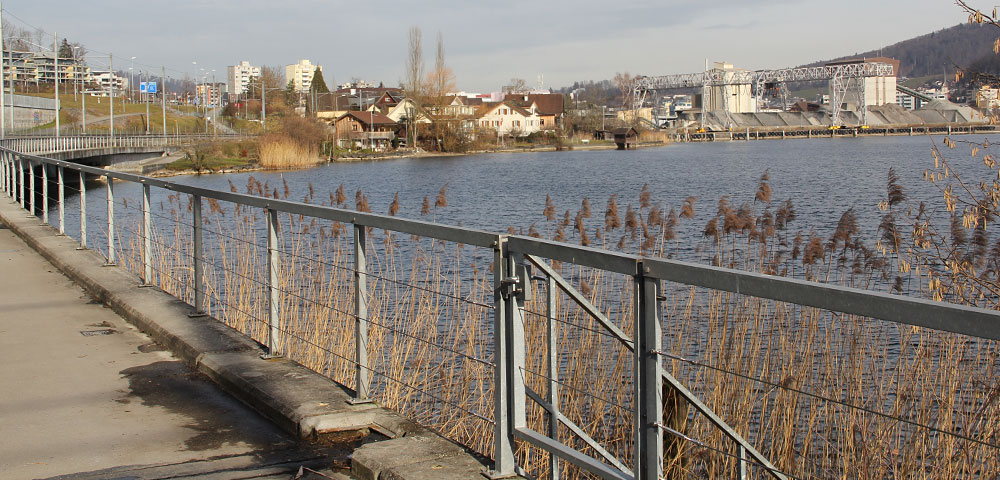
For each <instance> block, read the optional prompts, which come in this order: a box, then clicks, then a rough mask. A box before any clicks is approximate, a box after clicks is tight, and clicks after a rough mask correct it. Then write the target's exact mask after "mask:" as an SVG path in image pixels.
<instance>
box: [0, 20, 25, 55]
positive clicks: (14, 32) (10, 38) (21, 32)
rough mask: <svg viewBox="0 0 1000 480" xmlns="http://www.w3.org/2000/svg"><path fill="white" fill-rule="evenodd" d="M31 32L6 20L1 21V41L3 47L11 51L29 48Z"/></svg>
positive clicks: (22, 50)
mask: <svg viewBox="0 0 1000 480" xmlns="http://www.w3.org/2000/svg"><path fill="white" fill-rule="evenodd" d="M31 40H32V33H31V32H30V31H29V30H28V29H26V28H24V27H19V26H17V25H14V24H13V23H11V22H8V21H7V20H4V22H3V43H4V47H6V48H7V49H8V50H11V51H21V52H24V51H29V50H31V43H30V42H31Z"/></svg>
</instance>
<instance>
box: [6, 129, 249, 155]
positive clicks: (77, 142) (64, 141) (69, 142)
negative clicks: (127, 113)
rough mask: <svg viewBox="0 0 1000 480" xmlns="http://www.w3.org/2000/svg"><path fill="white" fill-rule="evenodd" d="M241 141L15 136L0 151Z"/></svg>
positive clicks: (44, 151)
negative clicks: (5, 149)
mask: <svg viewBox="0 0 1000 480" xmlns="http://www.w3.org/2000/svg"><path fill="white" fill-rule="evenodd" d="M241 137H242V136H241V135H210V134H204V135H203V134H193V135H191V134H184V135H166V136H164V135H115V136H108V135H74V136H59V137H56V136H16V137H7V138H3V139H0V147H2V148H7V149H10V150H14V151H17V152H21V153H32V154H51V153H58V152H65V151H72V150H91V149H102V148H157V147H168V146H178V145H184V144H187V143H190V142H192V141H202V140H218V139H231V138H241Z"/></svg>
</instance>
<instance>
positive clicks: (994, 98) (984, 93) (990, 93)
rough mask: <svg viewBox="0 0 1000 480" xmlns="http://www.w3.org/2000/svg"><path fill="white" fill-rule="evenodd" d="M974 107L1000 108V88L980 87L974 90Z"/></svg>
mask: <svg viewBox="0 0 1000 480" xmlns="http://www.w3.org/2000/svg"><path fill="white" fill-rule="evenodd" d="M976 108H979V109H983V110H993V109H995V108H1000V89H998V88H994V87H981V88H980V89H979V90H978V91H977V92H976Z"/></svg>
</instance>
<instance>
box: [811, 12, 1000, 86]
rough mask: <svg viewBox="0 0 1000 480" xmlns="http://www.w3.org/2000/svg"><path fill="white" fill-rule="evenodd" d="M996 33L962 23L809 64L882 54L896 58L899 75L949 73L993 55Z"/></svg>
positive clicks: (980, 26)
mask: <svg viewBox="0 0 1000 480" xmlns="http://www.w3.org/2000/svg"><path fill="white" fill-rule="evenodd" d="M998 37H1000V29H998V28H996V27H993V26H989V25H970V24H967V23H963V24H959V25H955V26H954V27H950V28H946V29H944V30H938V31H936V32H933V33H928V34H927V35H921V36H919V37H915V38H911V39H909V40H904V41H902V42H899V43H896V44H893V45H890V46H888V47H885V48H882V49H881V50H872V51H869V52H863V53H856V54H854V55H848V56H845V57H840V58H835V59H831V60H825V61H822V62H816V63H813V64H810V65H822V64H824V63H827V62H832V61H837V60H846V59H849V58H871V57H878V56H883V57H891V58H895V59H898V60H899V61H900V65H899V70H900V71H899V75H900V76H904V77H909V78H915V77H923V76H927V75H941V74H943V73H944V72H943V69H944V68H947V69H948V72H949V73H951V72H954V71H955V65H958V66H959V67H961V68H963V69H964V68H968V67H970V66H971V65H972V64H974V63H977V62H980V61H981V60H983V57H986V56H987V55H989V56H993V55H994V54H993V42H994V41H995V40H996V39H997V38H998Z"/></svg>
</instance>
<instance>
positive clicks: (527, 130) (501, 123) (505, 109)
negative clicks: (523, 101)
mask: <svg viewBox="0 0 1000 480" xmlns="http://www.w3.org/2000/svg"><path fill="white" fill-rule="evenodd" d="M477 117H478V118H477V120H476V122H477V125H478V126H479V127H482V128H489V129H493V130H495V131H496V132H497V135H498V136H517V137H524V136H528V135H531V134H532V133H535V132H538V131H540V130H541V117H540V116H539V115H538V112H537V111H536V109H535V107H534V106H532V107H530V110H526V109H524V108H522V107H520V106H518V105H517V104H516V103H514V102H513V101H508V100H504V101H502V102H500V103H488V104H486V105H484V106H483V108H482V109H480V111H479V114H478V115H477Z"/></svg>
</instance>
